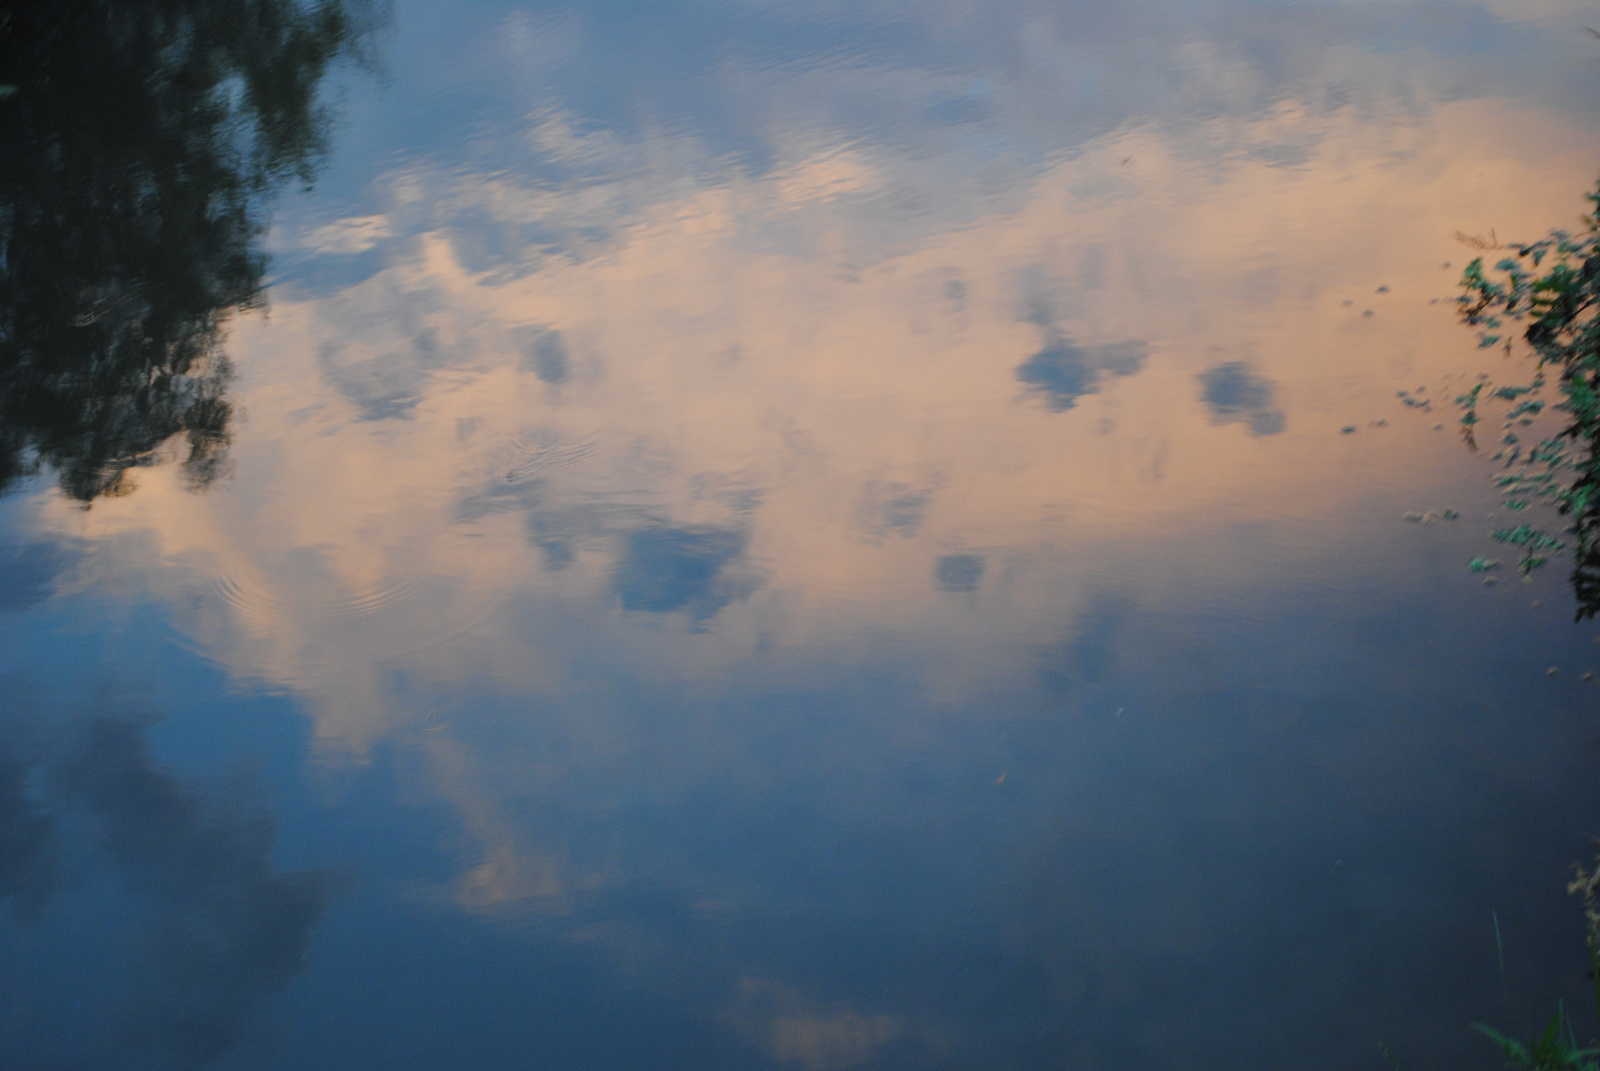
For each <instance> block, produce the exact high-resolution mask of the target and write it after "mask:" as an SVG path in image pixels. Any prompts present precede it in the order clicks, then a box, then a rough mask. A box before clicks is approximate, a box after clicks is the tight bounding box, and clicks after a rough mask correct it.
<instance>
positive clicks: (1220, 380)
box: [1200, 361, 1284, 435]
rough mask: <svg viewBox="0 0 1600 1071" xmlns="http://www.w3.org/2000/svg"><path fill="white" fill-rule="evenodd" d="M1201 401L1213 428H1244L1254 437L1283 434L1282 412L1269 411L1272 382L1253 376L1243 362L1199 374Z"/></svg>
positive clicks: (1227, 364) (1277, 410) (1221, 365)
mask: <svg viewBox="0 0 1600 1071" xmlns="http://www.w3.org/2000/svg"><path fill="white" fill-rule="evenodd" d="M1200 386H1201V393H1200V400H1201V401H1202V402H1204V403H1205V404H1206V408H1208V409H1210V410H1211V420H1212V422H1213V423H1216V424H1234V423H1237V424H1245V425H1248V426H1249V428H1250V430H1251V432H1252V433H1254V434H1256V435H1276V434H1278V433H1279V432H1281V431H1282V430H1283V426H1284V416H1283V410H1281V409H1274V408H1273V407H1272V395H1273V389H1272V381H1271V380H1270V379H1265V378H1263V377H1261V376H1257V375H1254V374H1253V373H1251V371H1250V366H1249V365H1247V364H1245V363H1244V362H1243V361H1228V362H1227V363H1225V364H1219V365H1217V366H1216V367H1215V368H1208V369H1206V370H1205V371H1204V372H1202V373H1200Z"/></svg>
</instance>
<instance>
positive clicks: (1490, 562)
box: [1467, 555, 1600, 643]
mask: <svg viewBox="0 0 1600 1071" xmlns="http://www.w3.org/2000/svg"><path fill="white" fill-rule="evenodd" d="M1467 568H1468V569H1471V570H1472V571H1473V572H1474V573H1487V572H1488V571H1489V570H1491V569H1498V568H1500V562H1499V560H1498V559H1496V558H1485V557H1483V556H1482V555H1479V556H1478V557H1476V558H1474V559H1472V560H1471V561H1470V562H1468V563H1467ZM1595 642H1596V643H1600V636H1596V637H1595Z"/></svg>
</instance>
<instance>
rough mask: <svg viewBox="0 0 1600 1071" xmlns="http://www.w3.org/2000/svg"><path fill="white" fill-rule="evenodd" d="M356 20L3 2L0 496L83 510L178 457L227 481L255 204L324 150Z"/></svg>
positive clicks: (260, 10)
mask: <svg viewBox="0 0 1600 1071" xmlns="http://www.w3.org/2000/svg"><path fill="white" fill-rule="evenodd" d="M362 3H363V0H322V2H320V3H318V4H317V5H316V6H314V7H312V6H305V5H302V4H299V3H296V2H295V0H203V2H202V0H58V2H53V3H39V2H24V3H10V4H6V3H4V2H3V0H0V84H4V85H6V86H9V87H12V88H11V89H10V90H9V92H8V93H7V95H6V96H5V98H4V99H3V100H0V144H3V145H4V146H5V151H4V152H3V153H0V488H4V487H7V486H10V485H12V484H13V483H14V482H15V481H16V480H17V479H18V478H19V477H22V476H25V475H29V474H31V473H33V472H35V471H37V470H38V469H39V467H40V466H41V464H43V465H47V466H49V467H50V468H52V469H53V470H54V471H55V472H56V474H57V476H58V479H59V481H60V485H61V487H62V489H63V490H64V491H65V492H66V493H67V494H68V495H70V496H71V497H73V498H75V499H79V500H81V501H84V502H88V501H90V500H92V499H94V498H96V497H97V496H100V495H107V494H118V493H121V492H125V491H126V490H128V489H129V487H130V486H131V484H130V481H129V480H128V477H127V472H128V470H129V469H130V468H133V467H135V466H139V465H148V464H151V463H153V462H154V460H155V459H156V457H157V454H158V451H160V449H161V448H162V447H163V445H164V444H166V443H167V442H168V440H172V439H174V437H180V436H181V437H182V440H183V443H184V447H183V450H184V453H185V454H186V459H185V461H184V466H185V470H186V473H187V475H188V477H189V480H190V481H191V483H193V484H195V485H204V484H206V483H209V482H210V481H212V480H213V479H215V478H216V477H217V475H218V474H219V473H220V472H221V471H223V469H224V467H225V459H226V451H227V446H228V438H229V426H230V421H231V417H232V410H231V407H230V405H229V402H228V400H227V396H226V392H227V385H228V381H229V368H228V362H227V360H226V359H225V357H224V356H223V354H222V352H221V349H220V345H219V342H220V335H221V328H222V325H223V323H224V321H225V320H226V319H227V317H228V316H229V314H230V313H231V312H233V311H234V310H236V309H240V308H248V307H251V306H254V305H257V304H259V303H260V301H261V279H262V272H263V270H264V267H265V258H264V255H263V254H262V253H261V252H260V250H259V249H258V248H257V244H256V240H257V238H258V237H259V236H260V234H261V232H262V230H263V229H264V226H265V224H264V221H263V218H262V210H261V209H262V203H263V201H264V199H265V197H266V196H267V195H268V194H269V193H270V191H271V190H272V189H273V188H274V187H275V186H277V185H278V184H279V183H280V182H281V181H283V180H286V179H288V178H291V177H296V178H299V179H300V180H302V181H309V180H310V178H311V176H312V173H313V170H314V168H315V166H316V164H317V162H318V161H319V159H320V158H321V156H322V154H323V152H324V150H325V138H326V128H327V116H326V114H325V112H324V110H323V109H322V108H321V106H320V105H319V104H318V87H319V85H320V83H321V82H322V80H323V78H324V75H325V74H326V73H327V71H328V69H329V67H330V65H331V64H333V63H334V62H335V61H337V60H338V59H340V58H341V57H345V56H350V57H354V56H356V55H357V51H358V45H359V43H360V42H361V41H362V40H363V39H364V38H365V36H366V31H367V28H368V27H369V26H370V24H371V18H370V16H371V13H372V12H371V9H369V8H366V7H364V6H361V5H362Z"/></svg>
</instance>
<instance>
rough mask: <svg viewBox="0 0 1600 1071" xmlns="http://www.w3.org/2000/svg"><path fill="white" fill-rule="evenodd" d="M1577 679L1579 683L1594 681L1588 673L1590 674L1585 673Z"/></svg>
mask: <svg viewBox="0 0 1600 1071" xmlns="http://www.w3.org/2000/svg"><path fill="white" fill-rule="evenodd" d="M1578 679H1579V680H1580V681H1592V680H1594V674H1593V673H1590V672H1585V673H1584V674H1583V676H1581V677H1579V678H1578Z"/></svg>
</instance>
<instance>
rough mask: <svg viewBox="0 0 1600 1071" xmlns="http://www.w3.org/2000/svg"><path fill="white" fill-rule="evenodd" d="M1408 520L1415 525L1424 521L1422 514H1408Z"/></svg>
mask: <svg viewBox="0 0 1600 1071" xmlns="http://www.w3.org/2000/svg"><path fill="white" fill-rule="evenodd" d="M1406 520H1408V521H1411V522H1412V523H1413V524H1415V523H1417V522H1419V521H1421V520H1422V514H1420V513H1407V514H1406Z"/></svg>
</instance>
